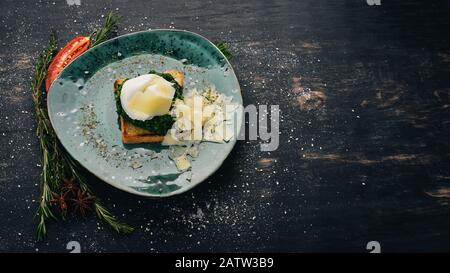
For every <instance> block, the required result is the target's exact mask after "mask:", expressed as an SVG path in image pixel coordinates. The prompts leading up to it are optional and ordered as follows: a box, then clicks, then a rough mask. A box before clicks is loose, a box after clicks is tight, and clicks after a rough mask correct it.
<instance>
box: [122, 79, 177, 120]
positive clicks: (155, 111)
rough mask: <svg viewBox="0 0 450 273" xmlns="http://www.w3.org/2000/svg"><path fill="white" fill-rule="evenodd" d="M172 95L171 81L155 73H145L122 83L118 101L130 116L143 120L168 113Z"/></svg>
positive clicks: (173, 91)
mask: <svg viewBox="0 0 450 273" xmlns="http://www.w3.org/2000/svg"><path fill="white" fill-rule="evenodd" d="M174 95H175V88H174V87H173V84H172V83H171V82H169V81H167V80H165V79H164V78H163V77H161V76H159V75H156V74H145V75H142V76H138V77H136V78H132V79H129V80H127V81H126V82H125V83H124V84H123V86H122V91H121V92H120V103H121V105H122V108H123V110H124V111H125V113H127V115H128V116H129V117H130V118H132V119H136V120H142V121H145V120H150V119H152V118H153V117H155V116H162V115H165V114H168V113H169V110H170V107H171V105H172V99H173V96H174Z"/></svg>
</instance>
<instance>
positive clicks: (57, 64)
mask: <svg viewBox="0 0 450 273" xmlns="http://www.w3.org/2000/svg"><path fill="white" fill-rule="evenodd" d="M90 43H91V40H90V39H89V37H85V36H78V37H75V38H74V39H72V41H70V42H68V43H67V45H65V46H64V47H63V48H62V49H61V50H60V51H59V52H58V54H56V56H55V58H53V61H52V62H51V63H50V65H49V66H48V70H47V77H46V78H45V90H46V91H47V92H48V89H49V88H50V85H51V84H52V82H53V81H54V80H55V79H56V77H58V75H59V73H61V70H62V69H63V68H64V67H66V66H67V65H68V64H69V63H71V62H72V61H73V60H75V58H76V57H78V56H79V55H80V54H81V53H83V52H85V51H86V50H87V49H88V48H89V45H90Z"/></svg>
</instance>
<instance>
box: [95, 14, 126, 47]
mask: <svg viewBox="0 0 450 273" xmlns="http://www.w3.org/2000/svg"><path fill="white" fill-rule="evenodd" d="M119 20H120V16H119V15H117V14H115V13H114V12H112V11H111V12H109V13H108V15H106V18H105V20H104V21H103V25H102V27H101V28H100V29H99V30H96V31H94V32H93V33H92V34H91V36H90V37H91V45H90V47H94V46H96V45H98V44H100V43H103V42H104V41H106V40H108V39H110V38H111V37H112V36H113V35H114V34H115V32H116V31H117V24H118V23H119Z"/></svg>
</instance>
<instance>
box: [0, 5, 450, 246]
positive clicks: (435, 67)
mask: <svg viewBox="0 0 450 273" xmlns="http://www.w3.org/2000/svg"><path fill="white" fill-rule="evenodd" d="M112 2H113V3H112ZM388 2H392V1H383V0H382V5H381V6H376V7H375V6H369V5H367V4H366V1H364V0H354V1H331V0H330V1H313V0H302V1H294V0H281V1H257V0H249V1H234V0H233V1H159V0H158V1H143V0H133V1H131V0H130V1H126V0H121V1H83V0H82V1H81V5H80V6H77V5H71V6H69V5H68V4H67V3H66V2H65V1H54V2H53V1H41V2H37V1H31V0H30V1H12V0H6V1H2V8H3V12H2V13H1V14H0V34H1V37H2V39H1V44H0V83H1V86H2V88H1V96H0V109H1V116H2V119H1V121H0V123H1V126H0V131H1V132H0V139H1V145H0V207H1V208H2V209H1V210H0V219H1V224H2V229H1V230H0V251H27V252H34V251H36V249H37V250H38V251H65V244H66V243H67V242H69V241H71V240H77V241H79V242H80V243H81V247H82V251H85V252H98V251H126V252H127V251H149V252H150V251H152V252H154V251H158V252H171V251H177V252H178V251H288V252H299V251H358V252H365V251H366V250H365V246H366V243H367V242H369V241H373V240H376V241H379V242H380V243H381V249H382V251H384V252H388V251H392V252H396V251H442V250H445V251H450V229H449V228H448V227H449V226H450V208H449V198H450V197H449V196H450V194H449V191H450V148H449V139H450V126H449V123H450V119H449V115H450V107H449V105H450V80H449V75H450V51H449V50H450V39H449V38H448V35H447V34H446V30H448V29H449V28H450V21H449V20H448V18H450V17H449V15H450V14H449V10H450V9H449V6H450V3H449V1H434V2H433V3H431V2H423V1H422V3H420V1H417V3H416V2H414V1H398V2H401V3H397V4H394V3H388ZM115 9H117V10H118V12H119V13H120V14H121V15H122V16H123V20H122V23H121V28H120V29H119V34H124V33H128V32H131V31H138V30H145V29H149V28H152V29H154V28H180V29H186V30H191V31H194V32H198V33H200V34H202V35H204V36H206V37H208V38H209V39H210V40H212V41H224V42H226V43H228V44H229V45H230V46H231V52H232V53H233V55H234V58H233V60H232V64H233V66H234V68H235V70H236V73H237V75H238V78H239V81H240V83H241V88H242V92H243V98H244V103H245V104H255V105H259V104H278V105H280V108H281V111H282V113H281V114H282V115H281V118H282V119H281V123H280V129H281V135H280V147H279V149H278V150H276V151H274V152H271V153H267V152H260V150H259V143H258V142H257V141H248V142H246V141H241V142H238V144H237V145H236V147H235V149H234V150H233V152H232V154H231V156H230V157H229V159H228V160H226V162H225V164H224V165H223V166H222V167H221V169H220V170H219V171H218V172H217V173H216V174H215V175H214V176H213V177H211V178H210V179H209V180H208V181H207V182H205V183H203V184H202V185H200V186H199V187H197V188H195V189H194V190H192V191H190V192H189V193H186V194H183V195H181V196H177V197H173V198H169V199H164V200H147V199H142V198H139V197H135V196H131V195H129V194H127V193H123V192H119V191H118V190H115V189H113V188H112V187H110V186H108V185H106V184H105V183H103V182H101V181H98V180H96V179H95V178H93V177H91V183H92V185H93V186H94V188H95V191H96V192H97V193H98V195H99V197H101V198H102V199H103V200H104V201H105V203H106V205H107V206H108V207H110V208H111V209H112V211H113V212H114V213H116V214H117V215H118V216H120V217H121V218H122V219H123V220H124V221H127V222H129V223H130V224H132V225H134V226H135V227H136V228H137V231H136V232H135V233H134V234H132V235H130V236H127V237H120V236H116V235H114V234H113V233H112V232H110V231H109V230H108V229H107V228H105V227H103V226H101V225H100V226H99V225H98V224H97V222H96V220H94V219H92V220H88V221H80V220H77V219H68V221H67V222H66V223H64V222H61V223H58V224H51V225H50V228H49V234H50V238H49V239H48V241H47V242H44V243H36V242H35V241H34V228H35V226H34V224H35V223H33V219H34V214H35V211H36V208H37V201H38V196H39V190H38V186H37V183H38V180H39V165H38V163H39V150H38V144H37V141H36V139H35V135H34V117H33V113H32V103H31V100H30V95H29V80H30V75H31V73H32V67H33V63H34V60H35V58H36V56H37V55H38V53H39V51H40V50H42V48H43V45H44V43H45V42H46V39H47V37H48V35H49V33H50V30H51V29H55V30H56V31H57V32H58V35H59V40H60V43H61V45H62V44H63V43H64V42H66V41H68V40H69V39H70V38H72V37H73V36H74V35H79V34H87V33H89V31H90V30H92V29H93V28H94V27H97V26H98V25H99V24H100V23H101V19H102V18H101V15H104V14H106V13H107V11H109V10H115Z"/></svg>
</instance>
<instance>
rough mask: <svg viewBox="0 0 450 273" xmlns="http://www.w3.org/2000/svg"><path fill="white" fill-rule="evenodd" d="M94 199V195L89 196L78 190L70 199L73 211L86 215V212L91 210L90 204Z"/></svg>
mask: <svg viewBox="0 0 450 273" xmlns="http://www.w3.org/2000/svg"><path fill="white" fill-rule="evenodd" d="M94 199H95V197H94V196H91V195H89V194H88V193H86V192H84V191H82V190H78V192H77V195H76V197H75V198H73V199H71V200H72V201H73V206H74V209H75V211H76V212H79V213H80V214H81V216H83V217H86V213H87V212H88V211H89V210H91V206H90V205H91V204H92V202H93V201H94Z"/></svg>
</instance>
